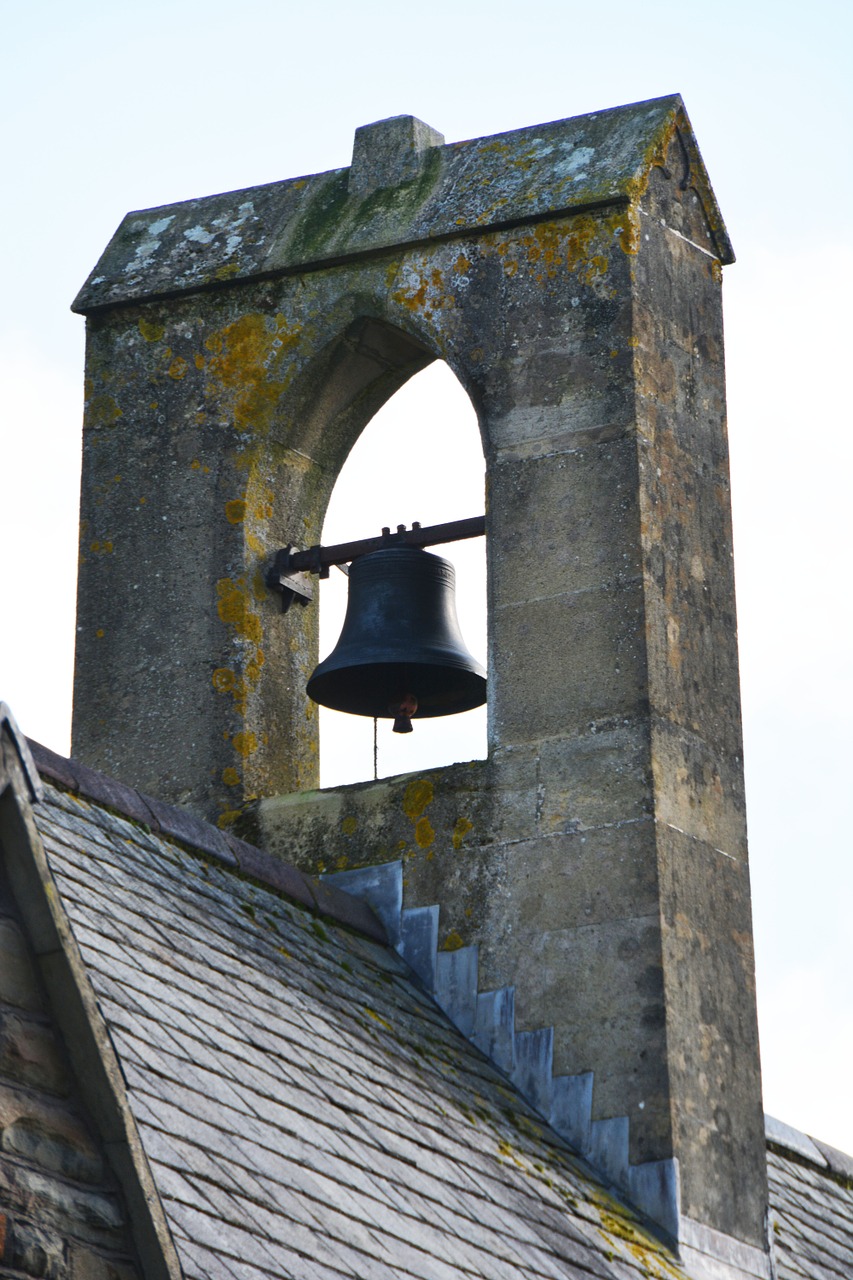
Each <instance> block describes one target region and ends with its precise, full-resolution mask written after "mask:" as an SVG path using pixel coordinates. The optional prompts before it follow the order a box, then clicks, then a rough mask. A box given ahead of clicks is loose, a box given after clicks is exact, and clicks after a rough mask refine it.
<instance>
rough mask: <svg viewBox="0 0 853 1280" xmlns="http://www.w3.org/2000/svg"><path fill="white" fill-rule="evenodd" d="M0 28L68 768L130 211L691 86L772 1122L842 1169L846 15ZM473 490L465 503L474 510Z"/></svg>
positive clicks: (835, 2) (441, 6)
mask: <svg viewBox="0 0 853 1280" xmlns="http://www.w3.org/2000/svg"><path fill="white" fill-rule="evenodd" d="M0 12H1V13H2V18H3V22H2V31H3V42H2V51H0V107H2V120H3V134H4V137H3V144H2V145H3V163H2V170H0V172H2V175H3V183H4V193H3V199H2V201H0V220H2V233H3V234H2V245H3V293H4V306H3V310H2V314H1V315H0V325H2V330H3V335H2V342H0V379H2V397H0V415H2V420H1V425H0V444H2V455H0V456H2V463H3V465H2V478H3V483H2V500H0V535H2V541H0V547H2V553H0V555H2V560H0V564H2V596H0V599H2V626H1V627H0V698H2V699H4V700H5V701H7V702H8V703H9V704H10V705H11V707H12V710H13V711H14V713H15V715H16V717H17V719H18V721H19V723H20V724H21V726H22V728H23V729H24V731H25V732H26V733H28V734H29V735H30V736H31V737H35V738H38V739H41V740H42V741H43V742H45V743H47V744H48V745H50V746H52V747H54V748H55V749H57V750H60V751H67V750H68V743H69V727H68V726H69V717H70V692H71V669H72V658H73V636H74V620H73V610H74V575H75V558H76V532H75V528H76V506H77V487H78V482H79V453H80V422H81V404H82V375H83V321H82V320H81V319H80V318H79V317H75V316H72V315H71V314H70V313H69V310H68V307H69V304H70V302H71V300H72V298H73V297H74V295H75V294H76V292H77V290H78V288H79V287H80V285H81V284H82V282H83V280H84V279H85V277H86V276H87V274H88V273H89V271H90V270H91V268H92V267H93V266H94V263H95V262H96V260H97V258H98V256H99V255H100V253H101V250H102V249H103V247H104V246H105V244H106V243H107V241H108V239H109V238H110V236H111V235H112V233H113V231H114V230H115V228H116V226H117V224H118V223H119V221H120V219H121V217H122V216H123V214H124V213H125V212H126V211H127V210H130V209H135V208H146V207H150V206H154V205H159V204H165V203H168V202H171V201H174V200H180V199H184V198H189V197H193V196H199V195H205V194H209V193H212V192H215V191H223V190H229V189H233V188H238V187H242V186H250V185H254V184H257V183H262V182H270V181H275V180H276V179H280V178H285V177H293V176H297V175H299V174H302V173H311V172H317V171H320V170H324V169H329V168H334V167H336V166H339V165H345V164H348V163H349V159H350V153H351V147H352V135H353V131H354V129H355V127H356V126H357V125H359V124H365V123H368V122H369V121H371V120H376V119H381V118H383V117H385V116H389V115H396V114H412V115H416V116H419V117H420V118H422V119H424V120H426V121H428V122H429V123H430V124H431V125H433V126H434V127H435V128H437V129H439V130H440V131H441V132H443V133H444V134H445V136H446V137H447V139H448V140H449V141H455V140H457V139H462V138H469V137H476V136H479V135H483V134H492V133H497V132H500V131H502V130H507V129H515V128H520V127H522V126H525V125H531V124H536V123H539V122H541V121H546V120H551V119H558V118H562V117H565V116H570V115H576V114H579V113H582V112H586V111H592V110H596V109H599V108H604V107H610V106H616V105H619V104H620V103H625V102H632V101H638V100H640V99H644V98H650V97H657V96H659V95H661V94H667V93H673V92H679V93H681V94H682V95H683V97H684V100H685V103H686V105H687V110H688V112H689V114H690V117H691V120H692V122H693V126H694V128H695V131H696V134H697V137H698V140H699V145H700V147H701V149H702V153H703V156H704V158H705V162H706V164H707V167H708V170H709V172H710V175H711V180H712V182H713V184H714V187H715V190H716V193H717V197H718V199H719V202H720V205H721V207H722V210H723V214H724V216H725V218H726V222H727V225H728V229H729V232H730V235H731V238H732V240H733V242H734V246H735V251H736V253H737V255H738V261H737V262H736V263H735V264H734V265H732V266H730V267H727V268H726V271H725V282H724V289H725V307H726V313H725V314H726V333H727V362H728V382H729V425H730V441H731V455H732V484H733V495H734V518H735V539H736V543H735V546H736V552H735V554H736V574H737V585H738V610H739V628H740V644H741V680H742V689H743V705H744V736H745V759H746V772H747V798H748V806H749V822H750V838H751V857H752V879H753V896H754V912H755V925H756V949H757V964H758V983H759V986H758V994H759V1018H760V1023H761V1036H762V1056H763V1063H764V1082H765V1103H766V1106H767V1109H768V1110H769V1111H771V1112H772V1113H774V1114H776V1115H778V1116H779V1117H780V1118H782V1119H784V1120H786V1121H787V1122H788V1123H790V1124H793V1125H795V1126H797V1127H799V1128H802V1129H805V1130H806V1131H808V1132H810V1133H812V1134H814V1135H815V1136H817V1137H819V1138H823V1139H824V1140H826V1141H828V1142H831V1143H833V1144H834V1145H836V1146H840V1147H842V1148H844V1149H846V1150H847V1151H849V1152H853V1097H851V1094H853V1091H851V1089H850V1085H849V1077H850V1062H851V1060H853V990H851V988H852V987H853V983H851V976H850V975H851V964H850V954H851V935H853V924H851V921H853V856H851V855H853V848H851V845H853V840H851V834H850V826H851V824H850V810H851V796H853V787H851V782H850V778H851V773H853V751H852V750H851V733H850V723H851V715H852V714H853V680H851V663H850V659H851V645H850V631H851V625H850V624H851V612H853V610H851V604H850V600H851V570H850V558H851V542H853V539H852V538H851V515H850V512H851V496H850V487H851V473H853V444H851V425H853V424H851V407H850V405H851V398H850V393H849V381H850V370H851V368H853V355H851V346H853V343H851V339H852V338H853V322H851V317H853V308H851V303H850V290H851V286H853V249H852V248H851V232H852V231H853V227H851V216H850V209H851V175H853V164H851V144H850V139H851V136H853V129H851V126H853V111H851V97H853V74H851V66H853V38H851V37H853V4H851V3H850V0H812V3H810V4H808V5H804V4H802V3H801V2H798V3H790V2H789V0H775V3H772V4H771V3H760V2H758V0H739V2H738V3H734V2H733V0H718V3H716V4H714V5H708V4H705V3H702V4H699V3H692V2H688V3H682V4H674V3H671V4H663V3H660V2H659V0H646V3H645V4H643V5H639V4H637V3H635V2H633V3H627V2H626V0H610V2H609V3H607V4H606V5H605V4H598V5H591V4H584V5H579V4H575V3H572V2H571V0H562V2H561V3H553V2H551V0H539V3H538V4H536V5H532V6H530V7H529V8H527V7H526V6H524V5H520V4H518V3H517V0H514V2H513V3H509V2H508V0H493V2H492V3H490V4H483V3H479V2H476V3H470V2H468V0H454V3H449V2H448V0H433V2H432V3H430V4H429V5H417V6H416V5H405V6H404V5H401V4H399V3H389V2H388V0H362V3H359V4H352V3H348V4H343V3H338V2H337V0H333V2H325V3H324V0H315V3H314V4H307V3H305V0H300V3H292V2H291V0H279V2H278V3H274V2H272V0H268V2H267V3H261V2H260V0H242V3H241V4H239V5H235V4H233V3H228V4H225V3H222V2H221V0H205V3H203V4H202V3H197V2H196V0H168V3H166V2H164V0H149V2H148V3H146V4H144V5H143V4H141V3H139V4H138V3H127V2H124V0H111V3H104V2H101V0H75V2H74V3H73V4H69V3H67V0H62V2H61V3H60V2H56V3H50V2H49V0H29V3H28V4H26V5H24V4H21V3H19V2H18V0H15V3H12V2H11V0H3V3H2V4H0ZM424 376H425V377H426V375H424ZM446 383H447V379H442V375H441V370H439V371H437V372H436V373H434V374H432V375H431V380H430V378H427V381H426V383H425V386H424V388H423V391H422V393H421V394H419V395H418V396H417V397H415V399H413V398H412V396H411V395H410V398H409V401H408V408H406V406H405V405H404V408H403V410H402V412H403V413H404V415H408V416H411V415H412V414H413V413H414V412H415V410H416V409H417V411H418V412H422V413H423V414H424V415H425V420H426V421H427V422H429V421H430V420H431V421H432V422H437V421H444V420H446V419H447V418H448V415H450V414H453V413H456V412H457V410H456V409H453V408H452V407H448V408H445V407H444V404H445V402H444V401H443V400H441V397H442V396H444V395H449V396H450V398H451V401H452V399H453V394H454V388H453V387H452V386H451V387H449V388H448V386H447V385H446ZM405 391H406V389H404V393H403V394H405ZM432 397H435V399H433V398H432ZM462 411H464V410H460V411H459V412H462ZM388 412H393V411H392V410H390V409H389V410H388ZM430 415H432V416H431V417H430ZM392 430H393V428H392ZM365 447H367V437H365ZM473 465H474V464H473V462H472V466H473ZM358 484H359V482H358V481H356V485H357V487H358ZM477 484H478V482H476V481H474V482H472V485H473V488H472V493H473V499H472V500H471V501H470V502H469V501H468V500H467V499H468V496H469V495H468V494H467V493H465V494H463V495H462V500H461V506H462V509H461V510H458V511H454V512H452V513H451V514H460V515H469V514H475V513H476V512H477V511H478V510H481V509H482V506H481V502H482V496H481V491H480V490H479V489H478V487H477ZM392 487H393V486H392ZM380 490H381V492H382V493H383V494H386V495H387V493H388V484H387V482H386V481H383V482H382V484H380ZM362 499H364V492H363V488H362ZM428 505H429V494H428V492H425V495H424V497H423V500H422V505H421V509H419V510H415V509H414V506H415V498H414V496H413V503H412V509H410V510H403V511H396V510H395V511H388V510H387V507H386V506H385V505H384V504H383V502H382V501H380V500H379V498H377V499H376V501H375V502H373V504H372V506H371V504H368V506H370V509H371V510H372V511H375V512H376V513H377V514H376V521H374V520H373V517H372V516H371V521H370V523H369V527H368V528H366V529H363V530H362V528H361V527H359V528H356V529H352V526H351V524H350V525H348V526H347V533H348V535H349V534H351V535H352V536H358V535H360V534H361V533H362V532H364V533H371V532H373V524H374V523H377V522H378V523H379V524H382V523H397V522H398V521H400V522H403V521H405V522H406V523H411V521H412V520H413V519H421V520H422V522H424V523H426V521H427V520H431V519H433V518H437V519H444V518H449V516H447V515H445V514H442V513H438V514H434V513H433V511H432V509H430V510H429V512H425V508H426V507H427V506H428ZM469 508H470V509H469ZM464 594H465V597H466V599H468V597H469V595H470V593H469V592H468V591H467V590H466V592H465V593H464ZM467 625H468V624H467V623H466V626H467ZM472 628H473V632H474V633H475V632H476V622H474V623H472V624H471V627H469V628H468V629H469V632H470V631H471V630H472ZM333 638H334V637H331V638H330V639H329V643H331V642H332V640H333ZM469 641H470V643H471V647H472V648H476V647H477V642H476V638H474V639H471V636H470V635H469ZM478 732H480V731H479V730H477V728H476V726H475V729H474V737H475V738H476V734H477V733H478ZM411 736H412V738H414V737H415V736H416V735H411ZM419 743H420V745H419V746H418V749H419V750H420V749H421V745H422V741H421V740H419ZM454 754H455V752H454V750H453V748H450V749H448V751H447V755H446V756H445V758H453V756H454ZM461 754H464V752H461ZM415 763H416V765H417V766H418V767H419V764H420V762H419V761H417V762H415ZM386 765H387V761H386ZM364 773H365V774H366V773H367V769H366V768H365V770H364Z"/></svg>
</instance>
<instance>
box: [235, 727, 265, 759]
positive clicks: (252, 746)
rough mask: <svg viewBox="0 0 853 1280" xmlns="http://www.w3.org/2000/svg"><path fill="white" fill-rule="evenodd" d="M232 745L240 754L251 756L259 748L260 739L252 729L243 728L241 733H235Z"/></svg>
mask: <svg viewBox="0 0 853 1280" xmlns="http://www.w3.org/2000/svg"><path fill="white" fill-rule="evenodd" d="M231 745H232V746H233V748H234V750H235V751H236V752H237V754H238V755H241V756H243V757H246V756H251V755H254V753H255V752H256V751H257V749H258V739H257V737H256V735H255V734H254V733H252V732H251V730H250V729H241V730H240V732H239V733H235V734H234V737H233V738H232V739H231Z"/></svg>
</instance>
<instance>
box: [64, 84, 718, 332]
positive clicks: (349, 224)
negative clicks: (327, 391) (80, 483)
mask: <svg viewBox="0 0 853 1280" xmlns="http://www.w3.org/2000/svg"><path fill="white" fill-rule="evenodd" d="M675 129H678V131H679V135H680V137H681V139H682V144H683V148H684V154H685V160H686V164H687V177H686V178H685V181H689V183H690V185H691V186H692V187H693V188H694V189H695V190H696V191H697V192H698V193H699V195H700V198H701V200H702V204H703V206H704V209H705V213H706V216H707V218H708V222H709V225H710V226H711V228H712V232H713V237H714V241H715V245H716V250H717V253H718V256H719V258H720V261H721V262H724V263H729V262H732V261H734V253H733V250H732V247H731V243H730V241H729V237H728V234H727V232H726V229H725V225H724V223H723V219H722V215H721V213H720V210H719V207H718V205H717V202H716V198H715V196H714V193H713V190H712V189H711V185H710V182H709V180H708V175H707V173H706V171H705V168H704V165H703V163H702V159H701V156H700V155H699V151H698V148H697V146H696V142H695V139H694V137H693V132H692V129H691V126H690V122H689V120H688V119H687V115H686V112H685V110H684V104H683V103H682V101H681V98H680V97H679V96H678V95H677V94H673V95H670V96H667V97H662V98H654V99H650V100H649V101H646V102H637V103H631V104H629V105H626V106H621V107H613V108H609V109H608V110H604V111H595V112H590V113H589V114H587V115H583V116H574V117H571V118H569V119H566V120H555V121H552V122H550V123H548V124H539V125H534V126H532V127H530V128H524V129H517V130H514V131H512V132H509V133H502V134H496V135H494V136H492V137H485V138H474V139H471V140H469V141H465V142H455V143H450V144H448V145H441V143H440V141H439V140H440V139H441V134H439V133H437V132H436V131H435V130H434V129H431V128H430V127H429V126H428V125H424V124H423V122H421V121H418V120H415V119H414V117H395V118H394V119H393V120H387V121H377V122H375V123H374V124H371V125H366V126H363V127H362V128H360V129H358V130H357V132H356V147H355V152H354V163H353V166H352V167H351V168H341V169H332V170H329V171H327V172H325V173H318V174H307V175H305V176H304V177H299V178H289V179H286V180H284V181H281V182H272V183H267V184H264V185H263V186H257V187H248V188H246V189H245V190H242V191H231V192H225V193H221V194H217V195H211V196H205V197H203V198H200V199H194V200H184V201H181V202H179V203H176V204H171V205H163V206H161V207H158V208H156V209H143V210H136V211H134V212H132V213H128V214H127V215H126V217H125V218H124V219H123V220H122V222H121V225H120V226H119V227H118V229H117V231H116V233H115V235H114V236H113V238H112V240H111V241H110V243H109V245H108V246H107V248H106V250H105V251H104V253H103V255H102V256H101V258H100V260H99V262H98V264H97V266H96V267H95V269H94V270H93V272H92V273H91V275H90V276H89V278H88V280H87V281H86V283H85V284H84V286H83V288H82V289H81V291H80V293H79V294H78V296H77V298H76V300H75V302H74V304H73V307H72V310H74V311H78V312H82V313H89V312H92V311H95V310H98V309H100V308H102V307H108V306H115V305H118V304H123V303H128V302H134V301H142V300H146V299H151V298H162V297H172V296H175V295H177V294H182V293H185V292H187V291H194V290H198V289H206V288H211V287H216V286H223V285H229V284H233V283H235V282H236V281H239V280H248V279H264V278H269V277H271V276H275V275H279V274H282V273H285V274H286V273H288V272H293V271H299V270H305V269H313V268H315V267H317V266H319V265H325V266H328V265H332V264H335V263H339V262H344V261H348V260H350V259H352V258H357V257H360V256H362V255H364V254H375V253H384V252H388V251H390V250H398V249H400V248H402V247H405V246H412V245H415V244H424V243H429V242H431V241H435V240H441V239H452V238H456V237H459V236H464V235H466V234H472V233H473V234H475V235H483V234H485V233H487V232H490V231H493V230H497V229H500V228H504V227H508V226H516V225H520V224H525V223H531V222H536V221H540V220H542V219H546V218H549V217H555V216H565V215H568V214H578V213H581V212H584V211H591V210H595V209H601V208H606V207H608V206H611V207H612V206H613V205H620V204H623V205H628V204H629V203H630V202H631V201H632V200H635V199H636V198H637V196H638V195H639V193H640V191H641V190H642V188H643V186H644V183H645V181H646V179H647V176H648V173H649V171H650V168H651V167H653V165H654V164H656V163H661V155H662V154H663V151H664V150H665V144H666V140H667V139H668V138H669V137H670V136H671V135H672V132H673V131H674V130H675ZM395 147H396V148H397V153H396V154H395V153H394V148H395Z"/></svg>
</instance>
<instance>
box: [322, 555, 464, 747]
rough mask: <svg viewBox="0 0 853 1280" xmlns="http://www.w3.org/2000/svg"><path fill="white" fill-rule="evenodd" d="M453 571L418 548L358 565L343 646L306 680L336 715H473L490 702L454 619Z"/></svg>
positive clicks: (401, 722)
mask: <svg viewBox="0 0 853 1280" xmlns="http://www.w3.org/2000/svg"><path fill="white" fill-rule="evenodd" d="M455 586H456V571H455V570H454V568H453V565H452V564H450V563H449V561H447V560H443V559H442V558H441V557H440V556H435V555H431V554H430V553H429V552H428V551H421V550H420V549H419V548H417V547H406V546H397V547H387V548H384V549H383V550H381V551H372V552H370V553H369V554H368V555H364V556H360V557H359V558H358V559H357V560H353V562H352V565H351V566H350V571H349V594H348V598H347V612H346V617H345V619H344V625H343V630H342V631H341V634H340V637H339V639H338V643H337V645H336V646H335V648H334V649H333V650H332V652H331V653H330V654H329V656H328V658H326V659H325V661H323V662H321V663H320V665H319V666H318V667H317V669H316V671H315V672H314V674H313V675H312V676H311V679H310V680H309V681H308V696H309V698H313V700H314V701H315V702H319V703H320V704H321V706H324V707H331V708H332V709H333V710H334V711H348V712H349V713H350V714H351V715H356V716H377V717H380V718H390V719H393V720H394V729H395V731H396V732H397V733H408V732H410V731H411V728H412V724H411V720H412V717H413V716H414V717H415V718H419V719H420V718H426V717H428V716H449V715H453V714H455V713H456V712H457V711H470V710H471V708H472V707H480V706H482V705H483V703H484V702H485V701H486V673H485V671H484V670H483V668H482V667H481V666H480V664H479V662H477V661H476V659H475V658H474V657H472V655H471V654H470V653H469V652H468V650H467V649H466V648H465V642H464V640H463V639H462V634H461V632H460V630H459V621H458V619H457V617H456V598H455Z"/></svg>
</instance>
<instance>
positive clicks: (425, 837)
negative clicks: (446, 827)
mask: <svg viewBox="0 0 853 1280" xmlns="http://www.w3.org/2000/svg"><path fill="white" fill-rule="evenodd" d="M434 840H435V831H434V830H433V825H432V823H431V822H430V820H429V818H419V819H418V821H417V823H416V824H415V843H416V844H417V846H418V848H419V849H428V848H429V847H430V845H431V844H432V843H433V841H434Z"/></svg>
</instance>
